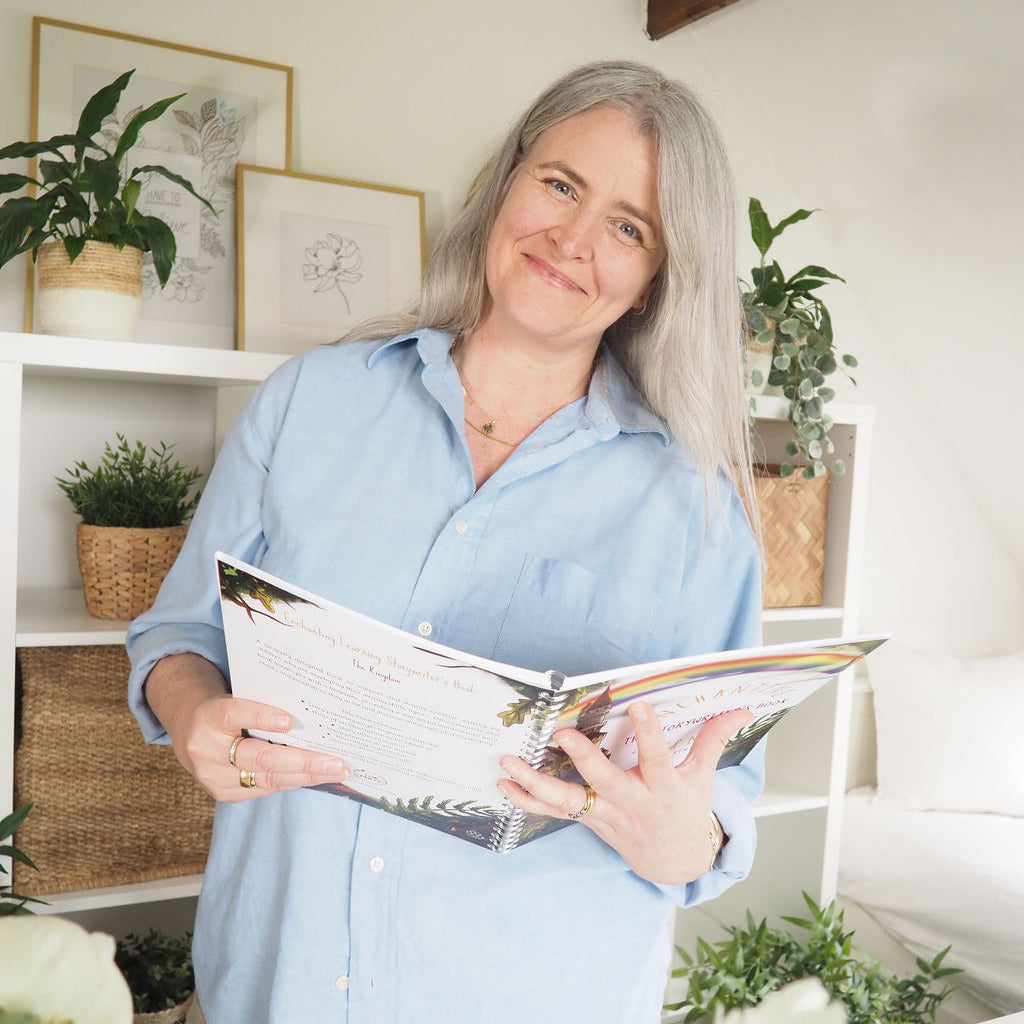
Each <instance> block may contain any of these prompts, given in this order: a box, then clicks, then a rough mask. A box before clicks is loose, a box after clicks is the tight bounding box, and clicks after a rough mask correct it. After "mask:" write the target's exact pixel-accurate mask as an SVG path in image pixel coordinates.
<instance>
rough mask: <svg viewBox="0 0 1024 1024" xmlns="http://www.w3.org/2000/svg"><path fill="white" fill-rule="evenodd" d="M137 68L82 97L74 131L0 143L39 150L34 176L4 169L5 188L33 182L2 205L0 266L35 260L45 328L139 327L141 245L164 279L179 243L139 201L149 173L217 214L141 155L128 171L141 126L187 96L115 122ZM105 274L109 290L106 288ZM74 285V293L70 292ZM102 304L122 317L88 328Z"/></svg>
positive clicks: (2, 153)
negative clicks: (27, 255) (22, 257)
mask: <svg viewBox="0 0 1024 1024" xmlns="http://www.w3.org/2000/svg"><path fill="white" fill-rule="evenodd" d="M133 74H134V70H132V71H126V72H125V73H124V74H122V75H120V76H119V77H118V78H116V79H115V80H114V81H113V82H111V83H110V85H107V86H104V87H103V88H102V89H100V90H99V92H97V93H96V94H95V95H94V96H93V97H92V98H91V99H90V100H89V101H88V102H87V103H86V104H85V107H84V109H83V110H82V114H81V116H80V118H79V120H78V126H77V128H76V129H75V131H74V132H73V133H71V134H67V135H55V136H54V137H53V138H51V139H47V140H45V141H41V142H15V143H11V144H10V145H8V146H4V147H3V148H2V149H0V160H14V159H26V158H27V159H31V160H36V159H38V170H37V172H36V174H35V176H33V175H31V174H28V175H26V174H17V173H8V174H0V195H2V194H5V193H10V192H20V191H21V190H23V189H24V188H26V187H28V188H29V189H32V190H34V194H31V195H19V196H16V197H14V198H11V199H8V200H6V201H5V202H4V204H3V205H2V206H0V267H2V266H3V265H4V264H5V263H7V262H9V261H10V260H12V259H14V257H15V256H18V255H19V254H20V253H23V252H31V253H32V258H33V259H34V260H37V261H38V264H39V278H40V280H39V288H40V309H39V318H40V325H41V327H42V330H43V332H44V333H72V332H74V333H77V334H80V335H85V336H89V337H113V336H116V337H118V338H126V339H130V338H131V337H133V336H134V332H135V326H136V324H137V322H138V316H139V308H140V305H141V295H142V254H143V253H146V252H149V253H152V258H153V266H154V268H155V270H156V274H157V278H158V279H159V281H160V285H161V287H163V286H164V285H165V284H166V283H167V281H168V278H169V277H170V273H171V267H172V265H173V263H174V259H175V255H176V252H177V247H176V243H175V239H174V232H173V231H172V230H171V228H170V227H169V226H168V225H167V224H166V223H165V222H164V221H163V220H161V219H160V218H159V217H155V216H152V215H150V214H146V213H143V212H142V211H141V210H140V209H139V208H138V202H139V197H140V195H141V192H142V187H143V184H144V183H145V181H146V180H147V178H148V177H149V176H151V175H161V176H162V177H164V178H166V179H167V180H168V181H171V182H173V183H174V184H176V185H178V186H180V187H181V188H183V189H184V190H185V191H186V192H188V193H189V194H190V195H193V196H195V197H196V198H197V199H198V200H199V201H200V202H201V203H203V204H204V205H205V207H206V208H207V209H208V210H209V212H210V213H212V214H214V215H216V211H215V210H214V209H213V207H212V206H211V205H210V203H209V202H208V201H207V200H206V199H204V198H203V197H202V196H200V195H199V194H198V193H197V192H196V191H195V189H194V188H193V187H192V184H191V182H189V181H188V180H187V179H185V178H183V177H181V176H180V175H178V174H175V173H174V172H172V171H169V170H168V169H167V168H166V167H163V166H160V165H158V164H145V165H143V166H141V167H133V168H132V169H131V171H127V164H126V161H127V158H128V154H129V152H130V150H131V148H132V147H133V146H134V145H135V143H136V142H137V141H138V139H139V133H140V132H141V130H142V129H143V127H144V126H145V125H147V124H149V123H150V122H151V121H155V120H156V119H157V118H158V117H160V116H161V115H162V114H163V113H164V112H165V111H166V110H167V109H168V107H170V106H171V104H173V103H175V102H176V101H177V100H179V99H181V97H182V96H184V95H185V94H184V93H181V94H179V95H177V96H170V97H168V98H167V99H163V100H160V101H158V102H156V103H153V104H152V105H150V106H148V107H144V108H141V109H139V110H136V111H133V112H132V114H131V116H130V117H129V119H128V121H127V123H126V124H125V125H124V128H123V130H117V128H116V119H115V118H114V112H115V110H116V108H117V103H118V100H119V99H120V97H121V94H122V93H123V92H124V90H125V88H126V86H127V85H128V82H129V80H130V79H131V76H132V75H133ZM97 268H98V269H97ZM55 282H56V283H55ZM107 283H109V284H110V286H111V289H112V290H107V289H106V288H105V287H104V286H105V284H107ZM71 288H73V289H74V294H73V295H68V294H67V290H68V289H71ZM92 293H95V294H96V295H98V296H99V298H98V300H97V301H96V302H95V303H91V302H90V295H91V294H92ZM94 306H95V307H96V308H93V307H94ZM100 310H104V311H107V312H109V311H111V310H114V311H116V312H118V313H119V314H120V315H119V316H118V319H117V322H116V323H115V324H112V325H109V326H104V327H98V328H95V329H93V328H91V327H90V326H89V318H90V317H93V316H95V315H96V313H97V312H99V311H100Z"/></svg>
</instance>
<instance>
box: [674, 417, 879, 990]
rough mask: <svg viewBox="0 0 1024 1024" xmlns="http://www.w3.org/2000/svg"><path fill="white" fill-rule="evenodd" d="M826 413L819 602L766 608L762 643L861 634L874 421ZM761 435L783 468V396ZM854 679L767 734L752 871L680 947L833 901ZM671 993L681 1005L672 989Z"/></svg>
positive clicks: (702, 915)
mask: <svg viewBox="0 0 1024 1024" xmlns="http://www.w3.org/2000/svg"><path fill="white" fill-rule="evenodd" d="M829 409H830V412H831V414H832V415H833V417H834V418H835V427H834V428H833V430H832V432H831V436H832V438H833V440H834V441H835V443H836V448H837V454H838V455H839V456H840V457H841V458H842V459H843V461H844V462H845V464H846V467H847V472H846V473H845V474H844V475H842V476H837V477H833V478H832V480H831V482H830V487H829V495H828V519H827V537H826V545H825V579H824V592H823V600H822V604H821V605H820V606H814V607H806V608H770V609H766V610H765V613H764V636H765V642H766V643H783V642H788V641H795V640H802V639H820V638H826V637H834V636H840V635H845V636H849V635H856V634H857V632H858V628H859V627H858V616H859V600H860V590H861V585H860V567H861V561H862V557H861V556H862V549H863V542H864V521H865V513H866V503H867V486H868V471H869V455H870V439H871V425H872V418H873V417H872V410H871V409H870V408H868V407H865V406H857V405H843V404H840V403H834V404H833V405H831V406H830V407H829ZM756 429H757V435H758V437H759V438H760V441H761V443H762V445H763V456H764V458H765V461H766V462H768V463H778V462H781V461H782V450H783V446H784V444H785V443H786V441H787V440H788V438H789V435H790V430H791V428H790V427H789V424H788V423H787V422H786V404H785V400H784V399H781V398H775V397H759V398H758V400H757V428H756ZM855 673H856V670H855V669H854V670H851V671H848V672H846V673H844V674H843V675H842V676H841V677H840V678H839V680H838V682H837V683H836V684H832V683H830V684H829V685H827V686H826V687H823V688H822V689H821V690H819V691H818V692H817V693H815V694H814V695H813V696H812V697H810V698H809V699H808V700H807V701H805V702H804V703H803V704H801V705H800V706H799V707H797V708H796V709H794V710H793V711H792V712H791V713H790V714H789V715H788V716H787V717H786V718H785V719H784V720H783V721H782V722H780V723H779V724H778V725H777V726H776V727H775V728H774V729H773V730H772V732H771V733H769V736H768V755H767V764H768V769H767V783H766V787H765V792H764V795H763V796H762V797H761V799H760V800H759V802H758V804H757V807H756V814H757V818H758V848H757V856H756V860H755V864H754V869H753V871H752V872H751V875H750V877H749V878H748V879H747V880H746V881H744V882H742V883H740V884H738V885H736V886H733V888H732V889H730V890H729V891H728V892H726V893H725V894H724V895H723V896H721V897H719V898H718V899H716V900H714V901H712V902H711V903H708V904H705V905H702V906H700V907H697V908H694V909H691V910H687V911H682V912H680V913H679V914H678V915H677V919H676V927H675V941H676V944H677V945H679V946H681V947H683V948H684V949H686V950H688V951H690V952H693V951H694V949H695V946H696V941H695V940H696V937H697V936H702V937H703V938H705V939H708V940H709V941H712V942H713V941H715V940H717V939H720V938H723V937H724V932H723V931H722V929H721V925H723V924H740V923H743V922H744V921H745V919H746V912H747V910H748V909H749V910H750V912H751V913H752V914H753V915H754V918H755V919H756V920H758V921H759V920H761V919H762V918H767V919H768V921H769V923H778V921H779V918H780V917H781V916H782V915H784V914H794V915H804V914H805V913H806V906H805V905H804V902H803V898H802V896H801V893H802V892H807V893H808V894H809V895H810V896H812V897H813V898H814V899H815V900H817V901H818V902H819V903H827V902H828V901H830V900H831V899H833V898H834V897H835V895H836V883H837V878H838V872H839V838H840V828H841V825H842V807H843V794H844V793H845V791H846V766H847V758H848V752H849V736H850V717H851V710H852V701H853V688H854V675H855ZM669 997H670V998H672V999H678V993H677V992H674V991H673V987H672V985H671V984H670V985H669Z"/></svg>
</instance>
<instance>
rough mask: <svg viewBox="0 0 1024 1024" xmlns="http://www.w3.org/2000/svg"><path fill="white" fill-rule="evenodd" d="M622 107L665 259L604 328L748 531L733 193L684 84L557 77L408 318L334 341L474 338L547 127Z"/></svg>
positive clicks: (457, 226)
mask: <svg viewBox="0 0 1024 1024" xmlns="http://www.w3.org/2000/svg"><path fill="white" fill-rule="evenodd" d="M599 106H607V107H614V108H616V109H619V110H623V111H626V112H627V113H629V114H630V115H631V116H632V117H633V118H634V120H635V123H636V125H637V128H638V129H639V130H640V131H641V132H642V133H643V134H646V135H649V136H650V137H651V138H652V139H653V141H654V143H655V149H656V152H657V163H658V167H657V187H658V203H659V207H660V213H661V218H662V222H663V225H664V232H665V239H664V240H665V247H666V253H667V255H666V258H665V262H664V264H663V265H662V267H661V269H660V270H659V272H658V274H657V276H656V278H655V281H654V287H653V289H652V291H651V294H650V297H649V298H648V301H647V304H646V308H645V309H644V310H643V312H641V313H636V312H634V311H632V310H631V311H628V312H626V313H625V314H624V315H623V316H622V317H621V318H620V319H619V320H618V321H617V322H616V323H614V324H612V325H611V327H609V328H608V329H607V331H605V335H604V342H605V344H606V345H608V347H609V348H610V349H611V350H612V351H613V352H614V353H615V355H616V357H617V358H618V359H619V360H620V362H621V363H622V364H623V366H624V367H625V369H626V371H627V372H628V373H629V375H630V377H631V378H632V379H633V380H634V382H635V383H636V385H637V386H638V388H639V389H640V391H641V392H642V393H643V395H644V397H645V398H646V400H647V402H648V403H649V404H650V406H651V408H652V409H653V411H654V412H655V413H657V414H658V415H659V416H660V417H661V418H662V419H663V420H664V421H665V422H666V424H667V425H668V428H669V431H670V432H671V434H672V435H673V436H674V437H675V438H677V439H678V440H679V441H680V442H681V443H682V445H683V446H684V448H685V449H686V450H687V452H688V453H689V455H690V457H691V458H692V459H693V461H694V463H695V464H696V466H697V468H698V470H699V471H700V472H701V474H702V476H703V478H704V481H705V489H706V490H709V491H711V492H713V493H717V488H716V487H715V486H714V484H715V481H716V479H717V476H718V474H719V473H721V474H724V475H725V476H726V478H728V479H729V480H731V481H732V482H733V483H734V484H735V485H736V487H737V488H738V490H739V492H740V494H741V496H742V497H743V499H744V501H745V503H746V506H747V509H748V513H750V514H751V518H752V521H753V523H754V527H755V531H756V532H757V523H756V508H757V506H756V502H755V501H754V500H753V484H752V479H751V456H750V436H749V429H748V425H747V414H746V406H745V400H744V397H743V357H742V345H741V337H742V335H741V310H740V300H739V291H738V287H737V282H736V257H735V237H736V229H735V195H734V192H733V184H732V176H731V173H730V171H729V164H728V160H727V158H726V155H725V150H724V147H723V146H722V142H721V139H720V137H719V134H718V130H717V129H716V127H715V125H714V123H713V122H712V121H711V118H710V117H709V115H708V113H707V112H706V111H705V109H704V108H703V106H702V105H701V104H700V102H699V101H698V100H697V99H696V97H695V96H694V95H693V94H692V93H691V92H690V91H689V90H688V89H687V88H686V87H685V86H683V85H681V84H680V83H678V82H674V81H672V80H670V79H668V78H666V77H665V76H664V75H662V74H661V73H660V72H659V71H657V70H655V69H654V68H651V67H648V66H646V65H643V64H638V63H633V62H630V61H600V62H597V63H593V64H587V65H584V66H582V67H580V68H577V69H575V70H573V71H570V72H569V73H568V74H566V75H565V76H563V77H562V78H561V79H559V80H558V81H556V82H555V83H554V84H553V85H551V86H550V87H549V88H548V89H547V90H545V92H543V93H542V94H541V96H540V97H538V99H537V100H536V101H535V102H534V103H533V105H532V106H531V107H530V108H529V109H528V110H527V111H526V113H525V114H523V116H522V117H521V118H520V119H519V120H518V121H517V122H516V124H515V125H513V127H512V129H511V130H510V131H509V133H508V135H507V136H506V137H505V140H504V142H503V143H502V144H501V146H500V147H499V148H498V150H497V151H496V152H495V153H494V155H493V156H492V157H491V159H490V160H489V161H488V162H487V164H486V165H485V166H484V168H483V170H481V172H480V173H479V174H478V175H477V178H476V180H475V181H474V183H473V186H472V188H471V189H470V192H469V195H468V197H467V199H466V202H465V204H464V206H463V208H462V210H461V211H460V213H459V214H458V215H457V216H456V217H455V219H454V220H453V221H452V222H451V224H449V225H448V227H447V228H446V230H445V231H444V232H443V234H442V235H441V237H440V238H439V240H438V242H437V245H436V246H435V248H434V251H433V253H432V254H431V257H430V260H429V261H428V264H427V267H426V271H425V273H424V280H423V287H422V291H421V294H420V296H419V299H418V300H417V301H416V303H415V304H414V305H413V306H412V307H411V308H410V309H409V310H408V311H406V312H405V313H401V314H398V315H396V316H387V317H381V318H378V319H376V320H374V321H371V322H370V323H364V324H362V325H360V326H358V327H356V328H355V329H353V330H352V331H349V332H348V334H346V336H345V338H343V339H342V340H351V339H353V338H356V337H361V338H367V337H391V336H393V335H396V334H400V333H405V332H408V331H412V330H415V329H416V328H418V327H436V328H440V329H447V330H452V331H455V332H460V331H461V332H470V331H472V330H473V328H474V327H476V326H477V324H478V323H479V321H480V318H481V316H482V313H483V310H484V304H485V301H486V297H487V288H486V283H485V279H484V264H485V254H486V251H487V243H488V239H489V237H490V233H491V228H492V227H493V225H494V222H495V219H496V218H497V215H498V211H499V210H500V208H501V205H502V203H503V202H504V200H505V196H506V195H507V193H508V189H509V185H510V183H511V180H512V177H513V175H514V173H515V171H516V168H517V167H518V165H519V163H520V161H521V159H522V156H523V154H524V153H526V152H527V151H528V150H529V149H530V147H531V146H532V145H533V144H534V142H535V141H536V140H537V137H538V136H539V135H540V134H541V133H542V132H543V131H545V130H546V129H548V128H550V127H551V126H552V125H555V124H558V123H559V122H560V121H564V120H566V118H569V117H572V116H574V115H575V114H580V113H582V112H584V111H586V110H589V109H591V108H593V107H599Z"/></svg>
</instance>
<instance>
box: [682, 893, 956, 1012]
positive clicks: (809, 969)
mask: <svg viewBox="0 0 1024 1024" xmlns="http://www.w3.org/2000/svg"><path fill="white" fill-rule="evenodd" d="M803 897H804V901H805V902H806V904H807V906H808V908H809V909H810V912H811V916H810V917H809V918H799V917H786V918H783V920H785V921H787V922H789V923H790V924H792V925H795V926H796V928H797V929H798V930H799V931H800V932H802V933H804V934H803V935H802V936H799V935H797V934H796V933H795V932H790V931H786V930H784V929H779V928H769V927H768V926H767V924H766V923H765V921H764V920H762V921H761V922H760V923H759V924H756V923H755V922H754V919H753V917H752V916H751V915H750V913H749V911H748V912H747V922H746V926H740V925H733V926H731V927H729V928H726V932H727V934H728V938H726V939H723V940H721V941H719V942H715V943H713V944H712V943H710V942H707V941H706V940H705V939H698V940H697V950H696V953H695V954H693V955H691V954H689V953H687V952H686V951H685V950H683V949H680V948H679V947H676V952H677V953H678V954H679V956H680V958H681V960H682V962H683V964H682V966H681V967H677V968H674V969H673V971H672V976H673V977H674V978H685V979H686V984H687V989H686V998H685V999H684V1000H682V1001H681V1002H679V1003H674V1004H672V1005H669V1006H666V1007H665V1009H666V1010H681V1009H683V1008H684V1007H687V1008H688V1010H687V1013H686V1016H685V1017H684V1018H683V1019H684V1021H685V1022H686V1024H696V1022H700V1024H704V1022H710V1021H712V1020H713V1019H714V1020H718V1019H719V1015H720V1014H721V1013H722V1012H723V1011H726V1010H732V1009H736V1008H738V1007H743V1006H756V1005H757V1004H759V1003H760V1002H761V1001H762V1000H763V999H764V998H765V997H766V996H767V995H769V994H771V993H772V992H775V991H776V990H778V989H780V988H782V987H783V986H784V985H787V984H789V983H790V982H793V981H796V980H798V979H800V978H817V979H818V980H819V981H820V982H821V983H822V985H823V986H824V987H825V989H826V990H827V991H828V993H829V995H830V996H831V997H832V998H833V999H836V1000H838V1001H839V1002H841V1003H842V1004H844V1006H845V1008H846V1017H847V1024H896V1022H898V1024H932V1022H934V1020H935V1011H936V1010H937V1009H938V1007H939V1005H940V1004H941V1003H942V1001H943V1000H944V999H945V998H946V997H947V996H948V995H949V994H950V993H951V992H952V991H953V990H952V989H951V988H949V987H943V988H940V989H938V990H936V989H935V987H934V986H935V983H936V982H938V981H941V979H943V978H947V977H949V976H950V975H952V974H958V973H960V969H959V968H956V967H943V966H942V961H943V960H944V959H945V957H946V954H947V953H948V952H949V948H950V947H948V946H947V947H946V948H945V949H943V950H941V951H940V952H939V953H938V954H937V955H936V956H935V957H934V958H933V959H932V960H930V961H929V960H924V959H922V958H921V957H917V958H916V959H917V971H918V973H917V974H916V975H914V976H913V977H910V978H899V977H897V976H896V975H892V974H887V973H886V972H885V971H883V970H882V966H881V964H879V963H878V962H877V961H875V960H871V959H863V960H862V959H859V958H858V957H857V955H856V951H855V950H854V948H853V944H852V939H853V933H852V932H848V931H846V930H845V929H844V927H843V912H842V911H841V910H840V911H836V909H835V904H834V903H830V904H829V905H828V906H827V907H819V906H818V905H817V903H815V901H814V900H813V899H812V898H811V897H810V896H808V895H807V893H804V894H803Z"/></svg>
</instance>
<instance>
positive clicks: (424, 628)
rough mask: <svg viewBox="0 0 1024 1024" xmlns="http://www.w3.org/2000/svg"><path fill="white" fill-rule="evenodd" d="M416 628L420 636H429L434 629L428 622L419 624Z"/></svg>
mask: <svg viewBox="0 0 1024 1024" xmlns="http://www.w3.org/2000/svg"><path fill="white" fill-rule="evenodd" d="M416 628H417V629H418V630H419V634H420V636H430V634H431V633H433V632H434V627H433V626H432V625H431V624H430V623H429V622H421V623H420V624H419V625H418V626H417V627H416Z"/></svg>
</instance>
